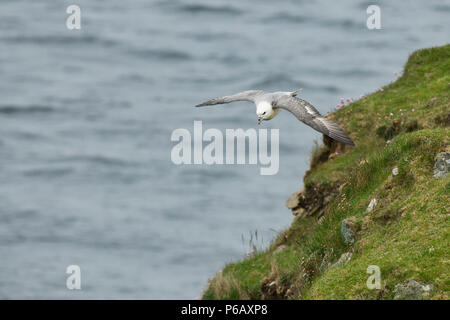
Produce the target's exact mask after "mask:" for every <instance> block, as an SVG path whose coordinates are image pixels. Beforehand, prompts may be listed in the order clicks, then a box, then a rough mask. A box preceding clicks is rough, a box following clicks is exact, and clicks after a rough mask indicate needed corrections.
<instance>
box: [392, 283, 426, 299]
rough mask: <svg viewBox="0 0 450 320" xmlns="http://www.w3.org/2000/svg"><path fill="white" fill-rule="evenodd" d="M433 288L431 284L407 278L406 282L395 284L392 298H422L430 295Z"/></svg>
mask: <svg viewBox="0 0 450 320" xmlns="http://www.w3.org/2000/svg"><path fill="white" fill-rule="evenodd" d="M433 290H434V287H433V285H431V284H426V283H422V282H418V281H415V280H409V281H408V283H407V284H397V285H396V286H395V290H394V293H395V296H394V300H422V299H424V298H427V297H429V296H430V295H431V292H432V291H433Z"/></svg>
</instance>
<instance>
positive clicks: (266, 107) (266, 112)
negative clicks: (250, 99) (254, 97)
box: [256, 101, 278, 124]
mask: <svg viewBox="0 0 450 320" xmlns="http://www.w3.org/2000/svg"><path fill="white" fill-rule="evenodd" d="M277 113H278V112H276V111H275V110H274V109H273V108H272V104H271V103H270V102H268V101H261V102H259V103H257V104H256V115H257V116H258V124H260V123H261V121H262V120H270V119H272V118H273V117H275V116H276V115H277Z"/></svg>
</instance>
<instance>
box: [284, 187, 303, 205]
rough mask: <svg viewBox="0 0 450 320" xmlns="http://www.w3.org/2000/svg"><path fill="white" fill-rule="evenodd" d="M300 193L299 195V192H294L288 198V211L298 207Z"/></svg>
mask: <svg viewBox="0 0 450 320" xmlns="http://www.w3.org/2000/svg"><path fill="white" fill-rule="evenodd" d="M300 193H301V191H300V192H295V193H293V194H292V195H291V196H290V197H289V199H287V201H286V207H287V208H288V209H294V208H297V207H298V205H299V204H300V199H299V196H300Z"/></svg>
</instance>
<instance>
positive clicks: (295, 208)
mask: <svg viewBox="0 0 450 320" xmlns="http://www.w3.org/2000/svg"><path fill="white" fill-rule="evenodd" d="M336 191H337V190H335V188H333V187H327V188H319V187H316V186H307V187H305V188H304V189H302V190H301V191H300V192H295V193H293V194H292V195H291V196H290V197H289V199H288V200H287V201H286V207H287V208H288V209H291V210H292V214H293V215H294V216H296V217H299V218H300V217H301V218H303V217H308V216H318V217H320V216H321V215H322V214H323V212H324V210H325V207H326V206H327V204H328V203H329V202H330V201H331V200H332V199H333V198H334V197H335V194H336Z"/></svg>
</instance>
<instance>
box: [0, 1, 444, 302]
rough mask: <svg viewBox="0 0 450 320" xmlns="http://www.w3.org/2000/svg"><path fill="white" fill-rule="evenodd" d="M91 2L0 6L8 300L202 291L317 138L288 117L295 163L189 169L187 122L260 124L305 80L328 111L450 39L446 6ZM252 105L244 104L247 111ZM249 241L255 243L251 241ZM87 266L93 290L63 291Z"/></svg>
mask: <svg viewBox="0 0 450 320" xmlns="http://www.w3.org/2000/svg"><path fill="white" fill-rule="evenodd" d="M392 2H393V1H380V2H378V4H379V5H380V7H381V23H382V29H381V30H374V31H370V30H368V29H367V28H366V17H367V14H366V8H367V6H368V5H369V4H370V3H371V2H367V1H339V4H337V3H331V2H329V1H314V2H311V1H279V2H277V4H274V2H273V1H256V0H255V1H237V0H233V1H225V0H223V1H206V0H205V1H181V0H180V1H168V0H167V1H144V0H140V1H132V2H126V3H125V2H124V1H118V0H108V1H106V0H104V1H99V0H97V1H87V0H77V1H76V2H75V4H77V5H79V6H80V7H81V10H82V12H81V13H82V29H81V30H80V31H69V30H67V28H66V26H65V20H66V17H67V14H66V12H65V10H66V8H67V6H68V5H70V4H73V3H74V2H72V1H54V0H45V1H44V0H41V1H20V0H2V1H1V3H0V97H1V98H0V298H42V299H43V298H62V299H66V298H70V299H78V298H86V299H91V298H95V299H103V298H112V299H116V298H122V299H131V298H138V299H144V298H153V299H159V298H175V299H179V298H194V297H196V296H198V295H199V294H200V293H201V290H202V289H203V288H205V286H206V284H207V280H208V278H210V277H212V276H213V275H214V274H215V272H216V271H218V270H219V269H220V268H221V267H222V266H223V265H224V264H225V263H226V262H229V261H232V260H236V259H240V258H242V257H244V256H245V253H246V252H247V251H248V250H249V247H248V239H249V238H250V236H249V234H250V233H251V232H254V231H255V230H257V232H258V239H257V240H256V241H255V242H256V244H257V246H259V247H264V246H267V244H268V243H269V242H270V240H271V239H272V238H273V237H274V236H275V235H276V234H277V232H279V231H280V230H283V229H284V228H286V227H288V225H289V223H290V222H291V219H292V216H291V213H290V212H289V210H287V209H286V208H285V201H286V199H287V198H288V197H289V195H290V194H291V193H292V192H294V191H297V190H299V189H300V188H301V186H302V176H303V173H304V172H305V170H306V169H307V167H308V157H309V154H310V151H311V149H312V146H313V140H314V139H320V135H319V134H317V133H315V132H314V131H313V130H312V129H310V128H309V127H306V126H305V125H303V124H301V123H299V122H298V121H297V120H296V119H294V117H292V116H291V115H289V114H287V113H281V114H280V115H279V116H277V118H275V119H274V120H272V121H270V122H265V123H264V127H265V128H279V129H280V170H279V173H278V174H277V175H274V176H261V175H260V174H259V167H258V166H254V165H245V166H231V165H229V166H225V165H224V166H175V165H174V164H172V162H171V160H170V151H171V148H172V147H173V145H174V143H172V142H171V141H170V136H171V133H172V131H173V130H174V129H176V128H187V129H189V130H191V131H192V126H193V121H194V120H203V126H204V127H205V128H219V129H222V130H224V129H225V128H244V129H248V128H255V127H256V116H255V114H254V106H253V105H250V104H249V105H248V106H247V105H245V103H239V104H236V105H229V106H222V107H213V108H211V109H206V108H204V109H195V108H193V105H195V104H197V103H200V102H202V101H204V100H206V99H209V98H212V97H215V96H220V95H225V94H230V93H235V92H239V91H242V90H247V89H266V90H282V91H284V90H293V89H296V88H300V87H301V88H303V92H302V93H301V96H302V97H303V98H305V99H306V100H309V101H311V102H312V103H313V104H314V105H315V106H317V108H318V109H319V110H320V111H321V112H323V113H326V112H328V111H330V110H332V109H333V108H334V106H335V105H336V104H337V103H338V102H339V99H340V98H347V97H353V98H358V97H359V96H360V95H361V94H365V93H368V92H371V91H374V90H376V89H377V88H378V87H380V86H382V85H384V84H386V83H388V82H390V81H393V80H394V79H395V77H394V74H393V73H394V72H399V71H401V70H402V66H403V64H404V63H405V61H406V59H407V57H408V55H409V54H410V53H411V52H412V51H414V50H416V49H419V48H422V47H428V46H435V45H442V44H445V43H446V42H448V40H449V38H448V36H449V34H450V32H449V31H450V29H449V22H448V21H449V20H448V18H449V14H450V3H449V1H442V0H439V1H438V0H434V1H396V2H395V3H392ZM244 111H245V112H244ZM242 237H244V241H243V240H242ZM71 264H76V265H79V266H80V267H81V275H82V277H81V279H82V289H81V290H79V291H70V290H68V289H66V277H67V275H66V273H65V271H66V268H67V266H68V265H71Z"/></svg>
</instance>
